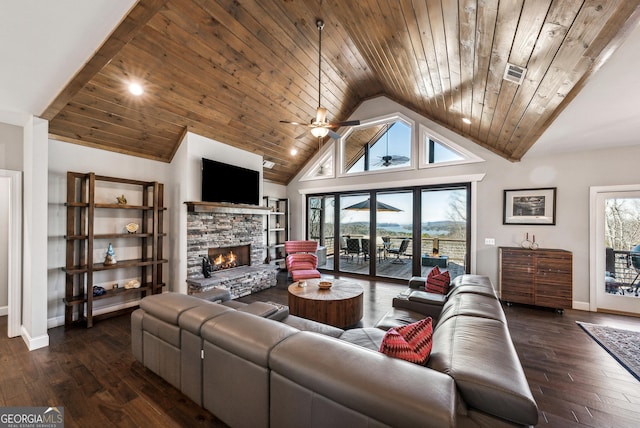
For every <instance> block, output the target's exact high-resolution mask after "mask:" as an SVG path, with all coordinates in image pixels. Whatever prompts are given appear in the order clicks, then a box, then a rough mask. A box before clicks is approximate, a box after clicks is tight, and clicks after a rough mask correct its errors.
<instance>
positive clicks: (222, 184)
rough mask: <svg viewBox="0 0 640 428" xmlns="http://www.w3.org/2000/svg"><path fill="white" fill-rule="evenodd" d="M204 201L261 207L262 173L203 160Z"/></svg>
mask: <svg viewBox="0 0 640 428" xmlns="http://www.w3.org/2000/svg"><path fill="white" fill-rule="evenodd" d="M202 201H203V202H228V203H232V204H248V205H260V172H259V171H254V170H252V169H247V168H241V167H239V166H235V165H229V164H226V163H222V162H217V161H214V160H210V159H205V158H202Z"/></svg>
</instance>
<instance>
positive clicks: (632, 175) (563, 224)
mask: <svg viewBox="0 0 640 428" xmlns="http://www.w3.org/2000/svg"><path fill="white" fill-rule="evenodd" d="M393 112H400V113H402V114H404V115H406V116H409V117H410V118H412V119H413V120H415V121H417V123H422V124H424V125H425V126H428V127H430V128H431V129H433V130H435V131H436V132H438V133H440V134H442V135H444V136H445V137H447V138H449V139H451V140H452V141H453V142H455V143H457V144H460V145H461V146H463V147H464V148H466V149H469V150H471V151H472V152H473V153H476V154H477V155H479V156H480V157H482V158H484V159H485V160H486V162H482V163H476V164H469V165H460V166H454V167H441V168H431V169H425V170H417V169H415V170H412V171H407V172H399V173H387V174H377V175H368V176H360V177H345V178H336V179H330V180H317V181H304V182H300V181H298V180H299V178H300V177H302V176H303V174H304V173H305V171H304V170H303V171H302V172H301V173H300V174H298V176H297V177H296V179H294V180H293V181H292V182H291V183H290V184H289V186H288V195H289V198H290V200H291V203H292V213H296V216H292V227H293V230H292V236H293V237H295V238H300V237H302V231H303V224H302V221H301V219H302V218H303V217H302V216H303V215H304V198H303V197H302V196H301V195H300V193H299V192H300V191H301V190H304V191H305V192H310V191H312V192H313V191H323V189H328V188H332V187H337V186H346V187H349V186H363V185H366V186H368V187H370V188H377V187H388V186H390V185H394V183H397V182H401V181H403V180H414V181H416V180H417V181H423V182H424V183H429V182H430V181H433V180H437V179H442V178H443V177H450V176H460V175H465V174H482V173H484V174H486V176H485V178H484V179H483V180H482V181H480V182H479V183H478V190H477V195H476V196H477V213H476V215H477V217H476V218H477V224H476V226H477V251H476V254H474V255H473V257H476V261H477V269H476V273H479V274H486V275H489V276H490V277H491V279H492V280H493V281H494V283H496V284H497V280H498V250H497V246H514V245H519V243H520V242H521V241H522V239H523V236H524V234H525V233H526V232H529V233H530V234H535V235H536V241H537V242H539V243H540V246H541V247H543V248H562V249H566V250H569V251H571V252H573V260H574V261H573V271H574V273H573V300H574V307H576V308H580V309H586V308H588V304H587V303H588V301H589V265H590V260H589V187H590V186H602V185H614V184H638V183H639V182H640V176H638V173H637V168H638V167H637V160H638V159H640V147H638V146H636V147H631V148H626V149H607V148H606V147H605V148H603V149H602V150H598V151H591V152H576V153H567V154H563V155H560V156H558V155H556V156H546V157H538V158H530V159H525V160H523V161H521V162H515V163H513V162H509V161H507V160H505V159H503V158H501V157H499V156H497V155H495V154H493V153H491V152H489V151H487V150H484V149H483V148H481V147H479V146H477V145H475V144H474V143H472V142H471V141H469V140H466V139H464V138H462V137H460V136H458V135H456V134H453V133H452V132H449V131H447V130H445V129H444V128H442V127H440V126H438V125H436V124H434V123H432V122H431V121H429V120H427V119H425V118H422V117H420V116H418V115H416V114H415V113H413V112H412V111H410V110H408V109H406V108H404V107H402V106H399V105H398V104H396V103H394V102H392V101H389V100H386V99H375V100H371V101H367V102H365V103H363V104H362V105H361V106H360V107H359V108H358V110H357V111H356V112H354V114H353V115H352V117H353V118H358V119H367V118H371V117H375V116H380V115H384V114H389V113H393ZM334 157H335V156H334ZM535 187H557V188H558V191H557V197H558V201H557V206H556V209H557V214H556V226H520V225H517V226H515V225H503V224H502V210H503V191H504V190H505V189H518V188H535ZM484 238H494V239H495V240H496V246H487V245H484ZM585 305H586V306H585Z"/></svg>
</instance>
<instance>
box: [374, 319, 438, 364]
mask: <svg viewBox="0 0 640 428" xmlns="http://www.w3.org/2000/svg"><path fill="white" fill-rule="evenodd" d="M432 334H433V326H432V325H431V318H425V319H423V320H420V321H418V322H415V323H413V324H408V325H405V326H402V327H398V328H392V329H389V330H388V331H387V332H386V333H385V335H384V337H383V338H382V344H381V345H380V352H382V353H383V354H385V355H388V356H390V357H393V358H400V359H402V360H406V361H409V362H411V363H417V364H424V363H426V362H427V359H428V358H429V353H430V352H431V345H432V343H431V336H432Z"/></svg>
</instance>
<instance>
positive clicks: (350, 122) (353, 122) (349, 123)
mask: <svg viewBox="0 0 640 428" xmlns="http://www.w3.org/2000/svg"><path fill="white" fill-rule="evenodd" d="M331 125H333V126H358V125H360V121H359V120H347V121H344V122H333V123H331Z"/></svg>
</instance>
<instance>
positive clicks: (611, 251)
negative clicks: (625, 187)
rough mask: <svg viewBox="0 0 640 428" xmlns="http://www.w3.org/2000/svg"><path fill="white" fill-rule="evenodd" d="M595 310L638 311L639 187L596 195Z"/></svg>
mask: <svg viewBox="0 0 640 428" xmlns="http://www.w3.org/2000/svg"><path fill="white" fill-rule="evenodd" d="M597 201H598V204H597V209H598V210H599V211H600V214H601V215H600V216H598V225H599V227H597V229H598V230H599V232H598V236H597V237H596V242H597V251H598V252H599V254H598V255H599V256H600V257H599V259H600V260H602V259H604V263H598V262H596V265H597V266H598V268H597V273H596V275H597V296H596V300H597V309H605V310H609V311H617V312H628V313H640V292H639V284H640V190H638V191H624V192H604V193H600V194H599V195H598V198H597Z"/></svg>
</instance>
